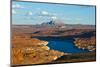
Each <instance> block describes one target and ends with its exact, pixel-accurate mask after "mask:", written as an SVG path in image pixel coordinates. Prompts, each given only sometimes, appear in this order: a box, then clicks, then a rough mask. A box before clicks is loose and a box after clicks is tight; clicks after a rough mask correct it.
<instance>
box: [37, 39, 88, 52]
mask: <svg viewBox="0 0 100 67" xmlns="http://www.w3.org/2000/svg"><path fill="white" fill-rule="evenodd" d="M38 39H40V40H45V41H48V42H49V44H48V46H49V47H50V49H54V50H58V51H61V52H64V53H84V52H89V51H88V50H83V49H79V48H78V47H76V46H75V44H74V43H73V39H70V38H48V37H40V38H38Z"/></svg>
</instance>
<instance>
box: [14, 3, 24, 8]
mask: <svg viewBox="0 0 100 67" xmlns="http://www.w3.org/2000/svg"><path fill="white" fill-rule="evenodd" d="M12 8H17V9H19V8H24V7H23V6H22V5H19V4H13V5H12Z"/></svg>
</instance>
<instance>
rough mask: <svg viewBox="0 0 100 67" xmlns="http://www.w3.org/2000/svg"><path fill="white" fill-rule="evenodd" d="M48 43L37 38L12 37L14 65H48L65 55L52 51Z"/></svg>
mask: <svg viewBox="0 0 100 67" xmlns="http://www.w3.org/2000/svg"><path fill="white" fill-rule="evenodd" d="M47 44H48V42H47V41H42V40H39V39H36V38H32V39H31V38H28V37H23V38H22V37H20V36H17V37H16V36H13V37H12V65H26V64H42V63H48V62H51V61H53V60H56V59H57V58H59V57H61V56H62V55H64V53H63V52H59V51H56V50H50V48H49V47H48V46H47Z"/></svg>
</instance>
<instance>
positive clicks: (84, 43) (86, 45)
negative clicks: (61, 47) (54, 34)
mask: <svg viewBox="0 0 100 67" xmlns="http://www.w3.org/2000/svg"><path fill="white" fill-rule="evenodd" d="M74 43H75V46H77V47H78V48H81V49H88V50H89V51H95V50H96V38H95V36H93V37H90V38H76V39H75V41H74Z"/></svg>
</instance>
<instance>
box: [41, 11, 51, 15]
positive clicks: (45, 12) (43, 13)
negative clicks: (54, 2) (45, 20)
mask: <svg viewBox="0 0 100 67" xmlns="http://www.w3.org/2000/svg"><path fill="white" fill-rule="evenodd" d="M41 14H42V15H48V14H49V13H48V12H47V11H41Z"/></svg>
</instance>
